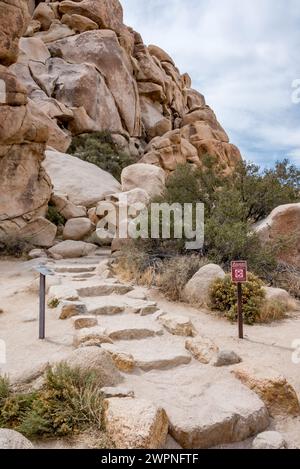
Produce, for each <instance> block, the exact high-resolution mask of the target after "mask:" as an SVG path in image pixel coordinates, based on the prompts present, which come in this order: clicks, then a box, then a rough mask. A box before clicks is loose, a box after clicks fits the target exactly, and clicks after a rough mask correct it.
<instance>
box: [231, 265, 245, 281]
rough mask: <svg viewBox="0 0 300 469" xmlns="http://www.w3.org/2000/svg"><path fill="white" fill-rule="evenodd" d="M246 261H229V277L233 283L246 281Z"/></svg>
mask: <svg viewBox="0 0 300 469" xmlns="http://www.w3.org/2000/svg"><path fill="white" fill-rule="evenodd" d="M247 270H248V268H247V262H245V261H234V262H232V263H231V279H232V281H233V282H234V283H245V282H247Z"/></svg>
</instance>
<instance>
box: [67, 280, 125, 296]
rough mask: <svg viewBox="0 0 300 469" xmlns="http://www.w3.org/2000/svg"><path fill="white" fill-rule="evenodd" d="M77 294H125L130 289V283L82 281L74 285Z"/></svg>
mask: <svg viewBox="0 0 300 469" xmlns="http://www.w3.org/2000/svg"><path fill="white" fill-rule="evenodd" d="M76 289H77V292H78V295H79V296H82V297H89V296H105V295H112V294H116V295H125V294H126V293H128V292H129V291H131V290H132V287H131V286H130V285H123V284H122V283H114V282H97V283H94V282H93V283H83V284H82V285H76Z"/></svg>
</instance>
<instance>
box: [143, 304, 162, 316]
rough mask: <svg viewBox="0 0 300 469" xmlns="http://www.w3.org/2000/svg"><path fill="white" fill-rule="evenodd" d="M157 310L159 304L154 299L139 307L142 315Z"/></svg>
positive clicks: (148, 314)
mask: <svg viewBox="0 0 300 469" xmlns="http://www.w3.org/2000/svg"><path fill="white" fill-rule="evenodd" d="M157 310H158V307H157V304H156V303H155V302H154V301H148V303H147V304H145V306H141V308H140V309H139V314H140V315H141V316H150V314H154V313H156V311H157Z"/></svg>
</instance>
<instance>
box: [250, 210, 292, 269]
mask: <svg viewBox="0 0 300 469" xmlns="http://www.w3.org/2000/svg"><path fill="white" fill-rule="evenodd" d="M256 232H257V234H258V236H259V237H260V239H261V240H262V241H263V242H276V241H278V240H280V239H281V238H282V239H285V238H287V239H286V241H287V244H288V248H287V249H285V250H284V251H283V252H282V253H281V254H280V259H281V260H283V261H286V262H288V263H289V264H292V265H295V266H297V267H300V203H297V204H288V205H281V206H280V207H277V208H275V210H273V212H272V213H271V214H270V215H269V216H268V218H266V219H265V220H263V221H262V222H260V223H259V224H258V225H257V226H256Z"/></svg>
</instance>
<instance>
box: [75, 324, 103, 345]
mask: <svg viewBox="0 0 300 469" xmlns="http://www.w3.org/2000/svg"><path fill="white" fill-rule="evenodd" d="M86 343H89V345H91V343H92V344H93V345H98V346H99V345H101V344H112V340H111V339H110V338H109V337H108V336H107V334H106V330H105V329H103V327H100V326H95V327H87V328H84V329H80V330H79V331H78V332H77V334H75V336H74V340H73V344H74V347H79V346H80V345H83V344H84V345H86Z"/></svg>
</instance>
